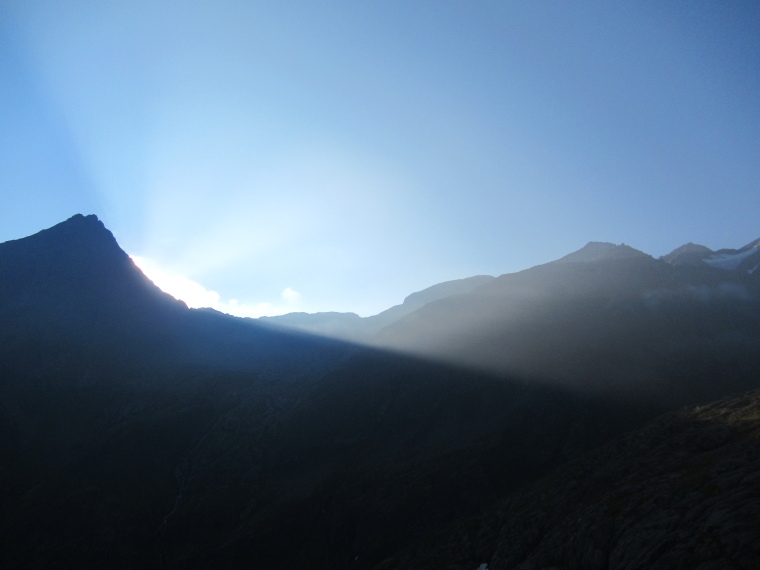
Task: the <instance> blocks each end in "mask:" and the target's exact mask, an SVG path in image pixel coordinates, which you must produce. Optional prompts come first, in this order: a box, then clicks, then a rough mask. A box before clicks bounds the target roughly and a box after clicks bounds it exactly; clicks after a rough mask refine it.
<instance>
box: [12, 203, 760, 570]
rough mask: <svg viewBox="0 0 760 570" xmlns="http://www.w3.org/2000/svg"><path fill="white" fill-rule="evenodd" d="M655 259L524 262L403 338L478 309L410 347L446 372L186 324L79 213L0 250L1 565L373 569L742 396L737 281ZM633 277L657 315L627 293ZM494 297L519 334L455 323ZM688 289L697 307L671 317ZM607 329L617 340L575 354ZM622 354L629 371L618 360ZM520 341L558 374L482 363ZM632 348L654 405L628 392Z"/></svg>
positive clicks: (747, 316)
mask: <svg viewBox="0 0 760 570" xmlns="http://www.w3.org/2000/svg"><path fill="white" fill-rule="evenodd" d="M642 259H644V261H642ZM650 261H654V260H651V259H650V258H646V257H644V258H642V257H641V256H639V255H636V256H633V257H630V256H623V257H622V258H620V257H616V258H615V259H612V260H610V259H596V258H595V260H594V261H592V262H588V261H584V262H575V264H572V263H563V264H556V265H555V266H550V267H549V268H548V269H547V268H546V266H543V268H536V271H533V272H525V273H523V274H518V275H517V276H516V277H509V276H505V277H502V278H499V279H497V280H487V282H484V283H483V284H482V286H480V287H477V288H476V289H475V290H472V289H471V290H469V292H467V293H465V294H461V295H454V296H448V297H446V298H445V299H440V300H439V301H436V302H433V303H428V304H427V305H425V306H424V307H422V308H421V309H419V310H418V311H416V312H413V313H411V314H409V315H408V316H407V317H405V318H404V319H402V320H400V321H398V324H401V323H402V322H403V321H405V320H406V319H411V321H409V322H414V319H418V320H419V319H421V320H422V322H423V323H424V322H425V319H426V318H427V317H426V316H425V314H427V311H430V310H433V309H435V311H438V308H437V307H436V305H438V304H440V306H441V307H451V306H452V303H453V304H454V305H455V306H459V305H458V303H462V302H465V303H470V302H471V301H472V299H475V300H476V302H477V303H479V304H480V305H479V307H480V308H479V309H478V310H477V311H475V312H473V313H471V314H470V313H469V312H465V313H463V314H462V320H461V321H459V320H456V319H454V320H451V319H449V320H446V321H442V322H440V323H439V324H440V325H441V326H442V327H445V328H441V329H437V330H429V329H426V328H424V327H423V328H417V329H414V330H416V332H415V334H417V335H418V336H417V337H415V339H413V340H415V342H417V343H422V342H423V341H426V340H428V341H430V342H431V343H432V344H431V346H432V345H434V344H435V342H437V341H438V340H439V339H440V338H442V335H443V334H444V333H446V334H447V335H449V337H450V338H453V339H460V341H461V346H460V344H455V345H452V346H453V347H454V348H455V349H456V352H452V354H458V355H459V354H465V355H469V357H470V359H469V360H467V359H463V360H457V361H447V360H446V359H445V358H443V359H441V360H437V359H436V358H420V357H417V356H413V355H408V354H407V355H406V356H403V357H402V356H399V354H398V353H393V352H386V351H382V350H375V349H373V350H370V349H361V348H357V347H355V346H351V345H347V344H343V343H338V342H335V341H331V340H328V339H324V338H318V337H313V336H308V335H304V334H295V333H288V332H286V331H283V330H274V329H272V328H271V327H267V326H261V325H259V324H257V323H256V322H251V321H249V320H245V319H236V318H233V317H227V316H225V315H220V314H218V313H215V312H213V311H195V310H189V309H187V308H186V307H185V306H184V305H183V304H181V303H178V302H176V301H174V300H173V299H171V298H170V297H168V296H166V295H164V294H163V293H161V292H160V291H158V290H157V289H156V288H155V287H154V286H153V285H152V284H151V283H150V282H149V281H148V280H147V279H145V277H144V276H143V275H142V274H141V273H140V272H139V271H138V270H137V268H135V267H134V265H133V264H132V263H131V261H130V260H129V258H128V257H127V256H126V254H124V252H123V251H121V249H120V248H119V247H118V245H117V244H116V242H115V240H114V239H113V236H111V234H110V233H109V232H107V230H105V228H103V226H102V224H100V222H99V221H98V220H97V219H95V218H94V217H86V218H85V217H82V216H77V217H75V218H72V219H71V220H69V221H67V222H65V223H64V224H61V225H59V226H56V227H55V228H51V229H50V230H46V231H45V232H41V233H40V234H37V235H36V236H32V237H30V238H25V239H23V240H17V241H16V242H8V243H6V244H0V288H2V290H1V291H0V293H2V295H0V317H2V318H1V319H0V341H1V342H0V465H2V466H3V467H2V469H0V507H1V508H0V546H2V548H0V565H2V566H3V567H13V568H23V567H45V568H70V567H76V568H104V567H110V568H130V567H141V568H207V567H225V568H250V567H256V568H324V569H328V568H371V567H373V566H375V565H376V564H379V563H381V562H382V561H383V560H386V559H387V558H389V557H391V556H393V555H394V553H396V552H398V551H399V550H400V549H402V548H404V547H405V546H407V545H409V544H417V543H419V541H420V540H422V539H423V538H424V537H426V536H430V535H431V534H434V533H436V532H437V531H439V530H441V529H442V528H446V527H449V526H450V525H452V524H454V522H455V521H457V520H460V519H461V518H463V517H468V516H473V515H476V514H477V513H479V512H482V511H483V510H484V509H487V508H489V507H490V506H492V505H493V504H495V502H496V501H497V499H498V498H499V497H502V496H504V494H505V493H510V492H513V491H516V490H518V489H520V488H522V487H523V486H525V485H527V484H530V483H532V482H534V481H536V480H537V479H539V478H540V477H542V476H544V475H546V474H547V473H549V472H550V471H552V470H553V469H556V468H561V466H562V465H563V464H565V463H566V462H567V461H569V460H572V459H574V458H576V457H578V456H579V455H580V454H582V453H584V452H586V451H589V450H591V449H593V448H595V447H598V446H599V445H601V444H603V443H605V442H607V441H609V440H610V438H612V437H614V436H616V435H619V434H620V433H621V432H623V431H625V430H627V429H631V428H634V427H636V426H638V425H641V424H642V423H643V422H644V421H645V420H647V419H651V418H652V417H654V415H655V414H656V412H657V411H658V410H660V409H662V408H668V406H672V404H673V402H681V401H684V400H692V401H693V400H698V399H700V398H704V397H705V395H706V394H713V393H724V392H725V391H729V390H734V389H736V387H737V386H738V387H741V386H747V387H752V386H757V365H758V358H760V356H758V355H759V354H760V351H757V350H754V349H756V348H757V343H758V339H760V332H759V331H758V327H757V315H758V311H757V310H756V309H757V299H756V296H755V293H756V292H755V290H754V289H753V287H755V285H754V284H755V282H754V281H751V279H752V278H753V277H752V276H746V277H745V278H742V279H748V281H741V282H740V281H734V282H729V285H723V283H724V282H726V278H724V277H716V275H717V274H715V273H702V272H697V273H694V274H693V275H694V278H693V279H692V280H688V279H687V278H686V277H684V275H685V274H684V273H672V272H671V273H669V271H671V270H673V268H671V267H670V266H668V265H667V264H665V263H662V264H658V265H655V266H652V265H651V264H650ZM565 266H566V267H571V268H572V269H571V270H569V271H568V270H565V269H562V267H565ZM652 267H654V269H652ZM707 269H709V270H710V271H712V269H710V268H707ZM652 272H654V275H655V276H656V277H657V279H656V280H655V282H656V283H657V284H658V288H657V289H656V291H658V293H657V295H658V296H657V299H658V300H661V299H665V300H666V301H667V302H665V303H664V304H663V303H661V304H659V305H658V304H657V303H652V302H650V301H651V299H650V297H649V296H644V297H642V291H644V292H646V291H651V287H649V286H648V285H647V287H645V288H644V289H642V288H641V287H640V284H641V283H645V284H647V283H650V281H651V275H650V274H652ZM526 275H527V276H528V277H529V279H528V281H525V279H526ZM674 275H675V277H674ZM648 280H649V281H648ZM705 280H706V281H705ZM729 281H730V280H729ZM504 283H506V284H515V283H517V284H518V285H519V284H522V285H521V286H522V287H523V288H524V289H525V290H526V291H527V290H530V291H529V292H531V293H532V294H533V297H531V301H530V303H529V304H528V305H526V306H525V309H526V310H527V309H530V308H534V309H535V310H536V314H535V322H533V321H531V318H532V317H531V314H530V313H529V312H523V313H522V314H523V315H524V317H525V318H524V319H523V321H514V320H513V321H509V320H507V321H498V319H497V324H498V325H499V326H498V327H496V328H495V329H493V331H492V332H494V334H493V335H492V336H489V335H488V334H486V333H487V332H488V330H489V329H488V328H487V327H486V328H483V327H480V328H478V329H472V328H467V327H468V326H469V325H470V324H472V323H473V322H475V321H473V320H472V318H474V317H478V318H480V317H482V316H483V315H487V314H490V315H493V316H497V317H498V316H500V315H504V314H512V313H511V312H510V311H512V310H514V309H515V308H518V309H519V308H520V307H521V305H520V304H519V303H515V302H514V300H515V297H514V295H513V293H514V291H515V289H514V288H513V289H509V290H510V291H512V293H510V294H509V295H507V296H504V295H502V294H501V293H500V291H503V290H504V289H503V288H502V284H504ZM631 283H633V285H632V284H631ZM732 283H733V284H732ZM577 284H580V285H581V286H576V285H577ZM736 286H741V287H743V288H744V289H743V290H742V291H743V294H742V295H739V296H737V295H735V294H733V293H734V292H735V291H736ZM492 287H495V289H491V288H492ZM701 287H707V288H708V292H713V291H714V292H715V293H716V294H715V295H714V297H713V298H708V301H709V300H710V299H713V300H714V301H715V302H708V303H706V305H705V306H706V307H708V309H707V310H704V311H701V312H697V316H696V317H693V318H692V317H689V315H690V314H691V313H690V311H692V310H693V309H694V308H695V305H694V304H693V299H694V298H695V295H693V294H691V293H690V292H691V291H692V289H693V288H696V289H695V290H696V291H698V292H699V291H702V289H700V288H701ZM517 290H518V291H521V290H522V289H519V288H518V289H517ZM724 290H725V291H728V294H727V295H724V294H723V293H721V292H722V291H724ZM493 291H496V294H493V293H492V292H493ZM557 292H559V293H557ZM697 297H698V295H697ZM518 299H519V297H518ZM642 299H643V301H642ZM642 302H643V303H644V307H645V308H647V311H646V312H644V313H642V315H643V316H640V315H637V313H636V310H637V309H638V308H641V307H642V304H641V303H642ZM647 303H649V304H647ZM660 306H664V307H665V308H666V309H667V310H666V311H665V312H663V313H660V312H658V310H657V308H658V307H660ZM562 307H565V309H564V310H558V309H562ZM447 310H448V309H447ZM431 314H435V313H431ZM415 315H417V316H415ZM420 315H422V317H420ZM468 315H469V316H468ZM674 315H675V316H679V319H681V320H679V319H674V318H673V316H674ZM621 316H622V318H621ZM471 317H472V318H471ZM681 317H683V318H681ZM701 319H706V320H704V322H703V321H702V320H701ZM615 322H621V323H622V325H624V326H623V328H622V331H623V332H620V333H615V329H614V326H613V325H614V324H615ZM577 323H581V324H582V323H586V325H585V328H583V327H575V328H572V327H571V328H568V326H569V325H573V326H575V325H576V324H577ZM589 323H591V324H589ZM700 323H701V324H700ZM407 324H408V323H407ZM505 324H506V325H510V326H514V327H515V328H514V333H513V334H511V335H510V334H507V333H508V332H509V331H508V330H506V329H505V328H504V325H505ZM592 325H593V326H592ZM602 325H603V326H604V327H606V328H602V329H601V330H602V331H603V332H607V333H609V334H611V335H612V336H613V338H614V339H616V340H615V342H616V343H617V344H604V343H601V344H594V343H596V342H597V341H598V340H599V339H600V338H603V335H600V334H599V333H597V332H594V331H596V327H597V326H602ZM634 325H635V326H634ZM405 326H406V325H405ZM716 326H717V327H718V328H715V327H716ZM526 327H527V328H526ZM626 327H627V328H626ZM650 329H651V330H650ZM409 330H412V329H409ZM505 331H506V332H505ZM528 332H529V333H530V334H527V333H528ZM590 333H593V334H590ZM613 333H615V334H616V336H615V334H613ZM420 335H422V336H420ZM425 335H430V336H429V337H427V338H426V337H425ZM444 336H445V335H444ZM547 339H548V340H547ZM626 339H628V340H629V342H631V344H632V345H633V346H634V347H635V351H636V352H635V353H633V354H635V355H638V356H637V358H638V360H637V359H634V360H631V358H630V355H631V354H632V353H631V352H630V351H628V352H627V351H625V350H613V348H614V347H618V348H620V347H624V346H625V343H624V341H625V340H626ZM662 339H671V341H669V342H670V343H669V344H667V345H666V346H665V347H660V346H658V344H657V343H659V342H661V341H662ZM530 340H535V341H536V342H537V343H538V344H537V345H536V346H535V347H534V348H533V349H532V350H533V351H532V353H531V354H532V355H533V356H541V357H542V358H543V360H544V361H545V362H547V363H548V364H549V365H550V366H551V368H547V369H546V370H569V371H571V372H572V374H565V375H559V376H555V375H551V374H546V375H543V376H542V375H539V372H540V371H541V370H544V369H538V370H537V369H528V368H525V369H521V368H519V367H514V369H513V370H506V369H503V370H502V369H493V368H490V367H489V366H487V364H488V363H489V361H488V360H487V358H486V357H488V358H490V356H488V355H495V354H496V355H498V354H500V353H499V351H500V350H502V349H503V353H504V354H507V355H514V354H519V353H518V352H516V347H518V346H519V344H515V342H522V343H523V345H524V346H525V343H528V341H530ZM564 340H569V341H571V342H572V346H571V349H564V350H563V349H562V346H563V341H564ZM410 346H412V345H410ZM527 346H530V344H528V345H527ZM550 348H558V349H559V350H557V351H554V352H552V351H549V350H547V351H546V352H540V350H544V349H550ZM647 349H651V351H653V352H652V353H651V354H653V355H654V357H653V359H652V360H653V362H654V363H655V364H656V366H654V367H653V368H652V370H655V371H656V372H657V374H658V375H657V376H656V379H657V382H663V386H664V388H663V389H662V390H660V392H656V391H655V392H652V391H651V390H648V387H650V386H651V385H652V383H651V382H650V383H649V384H647V383H646V382H645V383H643V384H641V385H639V384H637V382H639V381H640V379H641V378H648V376H647V375H646V374H645V373H646V372H647V371H648V370H649V369H647V368H646V367H642V366H641V365H640V364H641V360H640V359H641V358H644V357H646V355H647V354H649V353H648V352H647ZM422 352H423V353H425V351H424V350H423V351H422ZM427 355H428V356H429V357H436V356H439V354H438V353H435V352H433V353H427ZM666 355H667V356H668V358H669V359H668V360H665V356H666ZM479 358H482V359H484V360H483V362H480V361H479V360H478V359H479ZM510 362H513V361H510ZM632 364H636V366H632ZM587 369H590V370H596V371H597V375H596V376H594V377H593V379H592V380H593V381H590V382H585V383H584V382H582V381H581V380H582V376H581V375H580V373H581V372H582V371H583V370H587ZM629 369H631V370H633V372H632V373H628V374H627V373H626V372H625V371H626V370H629ZM603 373H607V374H608V375H609V380H608V381H607V382H604V378H605V376H604V374H603ZM642 385H643V386H644V387H646V388H647V389H646V390H643V389H640V386H642ZM589 388H595V389H589ZM657 393H660V394H665V395H666V396H667V397H662V398H654V397H651V396H652V395H653V394H657ZM642 394H643V396H642ZM632 395H638V396H639V397H636V398H633V397H630V396H632Z"/></svg>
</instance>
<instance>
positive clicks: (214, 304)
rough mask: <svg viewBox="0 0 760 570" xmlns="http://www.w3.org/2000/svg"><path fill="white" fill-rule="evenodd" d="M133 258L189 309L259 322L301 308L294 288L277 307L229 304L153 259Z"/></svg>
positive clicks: (212, 292)
mask: <svg viewBox="0 0 760 570" xmlns="http://www.w3.org/2000/svg"><path fill="white" fill-rule="evenodd" d="M131 257H132V261H134V263H135V265H136V266H137V267H139V268H140V270H141V271H142V272H143V273H144V274H145V275H146V276H147V277H148V279H150V280H151V281H153V283H155V285H156V286H157V287H158V288H159V289H161V290H162V291H164V292H165V293H169V295H171V296H172V297H174V298H175V299H179V300H181V301H184V302H185V304H186V305H187V306H188V307H191V308H194V309H199V308H204V307H210V308H212V309H215V310H217V311H220V312H222V313H227V314H230V315H235V316H237V317H251V318H258V317H263V316H274V315H283V314H285V313H290V312H293V311H295V310H297V309H298V307H299V305H300V301H301V294H300V293H299V292H298V291H295V290H294V289H292V288H290V287H286V288H285V289H284V290H283V291H282V292H281V293H280V299H281V302H280V303H276V304H275V303H268V302H261V303H254V304H251V303H245V302H241V301H240V300H238V299H228V300H225V299H223V298H222V296H221V295H220V294H219V293H217V292H216V291H213V290H211V289H206V288H205V287H204V286H203V285H201V284H200V283H197V282H196V281H193V280H192V279H188V278H187V277H184V276H182V275H177V274H174V273H171V272H168V271H166V270H164V269H162V268H160V267H158V265H156V264H155V263H154V262H152V261H151V260H149V259H146V258H144V257H138V256H131Z"/></svg>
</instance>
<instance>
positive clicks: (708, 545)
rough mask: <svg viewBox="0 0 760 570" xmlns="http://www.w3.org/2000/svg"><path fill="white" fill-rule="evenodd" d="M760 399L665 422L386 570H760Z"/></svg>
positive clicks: (746, 398)
mask: <svg viewBox="0 0 760 570" xmlns="http://www.w3.org/2000/svg"><path fill="white" fill-rule="evenodd" d="M759 520H760V392H758V391H754V392H749V393H747V394H743V395H737V396H732V397H729V398H726V399H724V400H721V401H718V402H716V403H713V404H710V405H705V406H699V407H696V408H690V409H684V410H681V411H679V412H674V413H670V414H667V415H664V416H662V417H660V418H658V419H657V420H655V421H653V422H652V423H650V424H648V425H647V426H646V427H645V428H643V429H641V430H638V431H635V432H633V433H631V434H629V435H628V436H626V437H624V438H622V439H620V440H618V441H616V442H614V443H612V444H610V445H607V446H605V447H603V448H601V449H599V450H597V451H595V452H592V453H590V454H588V455H586V456H584V457H583V458H582V459H579V460H577V461H573V462H570V463H569V464H567V465H565V466H563V467H562V468H560V469H558V470H557V471H556V472H554V473H553V474H552V475H551V476H549V477H546V478H544V479H542V480H540V481H539V482H538V483H536V484H534V485H531V486H529V487H527V488H525V489H523V490H521V491H519V492H517V493H515V494H514V495H512V496H511V497H509V499H507V500H506V501H504V502H502V503H501V504H499V505H498V506H497V507H495V508H493V509H492V510H491V511H490V512H489V513H488V514H487V515H484V516H481V517H479V518H476V519H471V520H469V521H467V522H463V523H461V524H460V525H459V526H458V527H456V528H454V529H452V530H451V531H450V532H448V533H442V534H441V535H440V536H439V538H438V540H437V541H431V542H428V543H425V544H417V545H416V548H415V549H414V550H412V549H409V550H407V551H406V552H405V553H403V554H401V555H399V556H397V557H395V558H392V559H389V560H387V561H386V562H385V563H384V564H381V565H379V566H378V568H384V569H386V568H415V569H427V568H430V569H432V568H436V569H450V570H454V569H462V570H465V569H469V570H472V569H474V568H476V567H478V566H479V565H480V564H487V567H488V569H489V570H506V569H518V568H519V569H520V570H534V569H540V568H584V569H588V570H602V569H604V570H617V569H623V568H626V569H629V570H636V569H642V570H643V569H650V568H662V569H666V568H667V569H671V568H673V569H681V568H683V569H687V568H703V569H711V568H715V569H722V568H731V569H747V570H750V569H754V568H758V567H760V522H758V521H759Z"/></svg>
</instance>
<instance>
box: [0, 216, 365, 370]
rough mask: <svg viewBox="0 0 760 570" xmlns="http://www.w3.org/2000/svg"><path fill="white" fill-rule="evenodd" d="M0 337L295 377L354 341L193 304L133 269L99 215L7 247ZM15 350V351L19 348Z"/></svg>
mask: <svg viewBox="0 0 760 570" xmlns="http://www.w3.org/2000/svg"><path fill="white" fill-rule="evenodd" d="M0 318H1V319H2V322H3V326H2V327H0V341H2V342H3V344H4V345H5V350H8V351H9V352H11V351H12V352H14V353H19V354H23V353H24V352H25V351H27V350H31V351H34V345H35V344H39V343H40V342H43V339H44V342H50V343H52V344H60V343H63V344H67V343H68V342H69V340H70V339H74V342H75V343H76V344H78V345H82V346H89V347H91V348H92V350H96V351H97V350H100V351H110V352H113V354H114V357H116V356H117V355H120V356H119V357H125V358H126V357H129V358H138V359H139V360H140V361H141V362H143V363H147V362H153V363H154V364H156V365H158V364H163V365H166V366H176V365H179V364H193V365H204V366H213V367H222V368H225V369H237V370H245V371H255V372H258V373H262V374H269V375H271V374H277V375H279V376H289V375H290V376H293V375H299V374H304V373H312V372H324V371H325V370H327V369H328V368H329V367H330V366H332V364H333V363H334V362H335V361H336V360H337V359H339V358H340V357H342V355H344V354H345V353H346V352H347V351H348V350H350V347H349V346H348V345H346V344H343V343H339V342H335V341H330V340H328V339H324V338H320V337H316V336H312V335H307V334H304V333H297V332H292V331H280V330H272V329H271V328H268V327H264V326H261V325H259V324H257V323H256V322H255V321H254V320H252V319H240V318H236V317H231V316H229V315H224V314H222V313H218V312H216V311H212V310H192V309H188V308H187V307H186V306H185V304H184V303H182V302H181V301H177V300H175V299H174V298H173V297H171V296H170V295H167V294H166V293H163V292H162V291H161V290H160V289H158V288H157V287H156V286H155V285H154V284H153V283H152V282H151V281H150V280H149V279H147V278H146V277H145V276H144V275H143V274H142V272H140V270H139V269H138V268H137V267H136V266H135V265H134V263H133V262H132V260H131V259H130V258H129V256H128V255H127V254H126V253H125V252H124V251H122V249H121V248H120V247H119V245H118V244H117V243H116V240H115V239H114V237H113V235H112V234H111V232H109V231H108V230H107V229H106V228H105V227H104V226H103V224H102V222H100V221H99V220H98V219H97V218H96V217H95V216H86V217H85V216H82V215H77V216H74V217H72V218H70V219H69V220H67V221H65V222H62V223H60V224H58V225H56V226H54V227H52V228H50V229H47V230H43V231H41V232H39V233H38V234H35V235H33V236H30V237H27V238H23V239H20V240H15V241H10V242H6V243H3V244H0ZM14 347H15V348H14Z"/></svg>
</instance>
